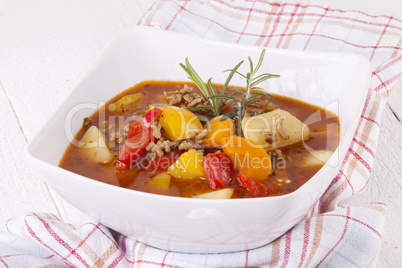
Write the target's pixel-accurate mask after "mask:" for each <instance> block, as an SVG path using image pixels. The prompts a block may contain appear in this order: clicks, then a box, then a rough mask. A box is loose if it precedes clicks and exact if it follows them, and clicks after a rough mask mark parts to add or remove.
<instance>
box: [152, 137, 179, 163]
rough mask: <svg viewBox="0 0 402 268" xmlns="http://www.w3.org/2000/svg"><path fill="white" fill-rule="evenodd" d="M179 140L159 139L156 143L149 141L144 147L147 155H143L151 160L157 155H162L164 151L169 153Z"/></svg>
mask: <svg viewBox="0 0 402 268" xmlns="http://www.w3.org/2000/svg"><path fill="white" fill-rule="evenodd" d="M178 145H179V141H170V140H165V141H161V140H159V141H158V142H157V143H154V142H150V143H149V144H148V146H147V147H146V148H145V150H146V151H147V155H146V156H145V157H146V158H147V159H149V161H152V160H154V159H155V157H157V156H163V155H164V154H165V153H169V152H171V151H172V149H175V148H177V146H178Z"/></svg>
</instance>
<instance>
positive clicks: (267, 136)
mask: <svg viewBox="0 0 402 268" xmlns="http://www.w3.org/2000/svg"><path fill="white" fill-rule="evenodd" d="M261 133H262V135H263V136H264V139H265V141H266V142H268V143H269V144H272V143H274V142H275V141H276V139H277V138H276V136H275V135H273V134H272V132H271V131H268V130H266V129H261Z"/></svg>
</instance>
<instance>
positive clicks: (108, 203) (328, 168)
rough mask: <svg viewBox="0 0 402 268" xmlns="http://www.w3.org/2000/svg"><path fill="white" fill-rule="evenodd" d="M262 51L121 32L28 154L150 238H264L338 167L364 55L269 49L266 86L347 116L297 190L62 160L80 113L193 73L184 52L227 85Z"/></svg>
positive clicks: (73, 193) (52, 179) (94, 210)
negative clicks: (145, 178)
mask: <svg viewBox="0 0 402 268" xmlns="http://www.w3.org/2000/svg"><path fill="white" fill-rule="evenodd" d="M261 50H262V49H261V48H260V47H251V46H243V45H238V44H232V43H223V42H214V41H209V40H204V39H200V38H195V37H189V36H184V35H181V34H177V33H172V32H168V31H163V30H159V29H155V28H150V27H133V28H129V29H127V30H124V31H123V32H121V33H120V34H118V35H117V36H116V37H115V38H114V39H113V40H112V42H111V43H110V44H109V45H108V47H107V48H106V49H105V51H104V52H103V53H102V55H101V56H100V57H99V59H98V60H97V62H96V63H95V65H94V66H93V67H92V68H91V70H90V71H89V72H88V74H87V75H86V76H85V77H84V78H83V80H82V81H81V83H80V84H79V85H78V86H77V87H76V89H75V90H74V91H73V92H72V94H71V95H70V96H69V97H68V98H67V100H66V101H65V102H64V104H63V105H62V106H61V107H60V109H59V110H58V111H57V112H56V113H55V114H54V115H53V117H52V118H51V119H50V120H49V121H48V122H47V124H46V125H45V126H44V127H43V128H42V129H41V130H40V131H39V132H38V135H37V136H36V137H35V138H34V139H33V140H32V142H31V143H30V144H29V146H28V148H27V155H28V159H29V160H30V162H31V163H32V165H33V166H34V168H35V169H36V170H37V171H38V172H39V174H40V175H41V176H42V177H43V179H44V180H45V181H46V183H47V184H48V185H50V186H51V187H52V188H53V189H54V190H55V191H56V192H57V193H59V194H60V195H61V196H62V197H63V198H65V199H66V200H67V201H68V202H70V203H71V204H72V205H74V206H75V207H77V208H78V209H80V210H81V211H83V212H84V213H86V214H88V215H89V216H91V217H93V218H94V219H96V220H98V221H100V222H101V223H103V224H104V225H106V226H108V227H110V228H112V229H114V230H116V231H118V232H120V233H122V234H125V235H128V236H131V237H134V238H136V239H138V240H139V241H141V242H143V243H146V244H149V245H151V246H154V247H157V248H162V249H166V250H172V251H180V252H192V253H217V252H231V251H239V250H246V249H252V248H255V247H259V246H262V245H265V244H267V243H269V242H271V241H273V240H274V239H276V238H277V237H279V236H281V235H282V234H284V233H285V232H286V231H287V230H289V229H290V228H292V227H293V226H294V225H295V224H296V223H297V222H299V221H300V220H301V219H302V218H303V216H305V215H306V213H307V212H308V210H309V209H310V208H311V207H312V206H313V205H314V204H315V203H316V202H317V200H318V199H319V198H320V196H321V195H322V194H323V193H324V191H325V190H326V188H327V187H328V185H329V184H330V182H331V181H332V179H333V178H334V176H335V175H336V174H337V170H338V169H339V165H340V163H341V160H342V159H343V158H344V157H345V154H346V152H347V149H348V147H349V145H350V143H351V140H352V138H353V134H354V132H355V131H356V127H357V124H358V120H359V117H360V114H361V112H362V109H363V104H364V101H365V98H366V94H367V88H368V80H369V77H370V64H369V62H368V61H367V60H366V59H364V58H362V57H360V56H357V55H351V54H326V53H306V52H295V51H288V50H280V49H267V53H266V57H265V60H264V64H263V66H262V67H261V72H270V73H276V74H280V75H281V78H279V79H273V80H269V81H270V82H267V83H265V84H263V86H264V87H266V88H268V91H269V92H270V93H276V94H280V95H284V96H289V97H292V98H295V99H299V100H302V101H305V102H308V103H311V104H315V105H319V106H321V107H324V106H327V107H330V108H329V109H330V110H332V111H333V112H336V113H337V114H338V116H339V118H340V123H341V138H340V145H339V147H338V150H337V152H336V154H334V156H333V157H332V158H331V165H325V166H324V167H323V168H321V169H320V171H319V172H318V173H317V174H316V175H315V176H314V177H312V178H311V179H310V180H309V181H308V182H307V183H305V184H304V185H303V186H302V187H301V188H299V189H298V190H297V191H295V192H293V193H290V194H287V195H284V196H277V197H265V198H254V199H251V198H250V199H235V200H200V199H190V198H179V197H169V196H162V195H156V194H149V193H144V192H139V191H134V190H129V189H124V188H120V187H117V186H112V185H108V184H105V183H102V182H99V181H96V180H92V179H89V178H86V177H84V176H81V175H78V174H74V173H72V172H69V171H67V170H64V169H61V168H59V167H58V164H59V161H60V159H61V157H62V156H63V154H64V152H65V150H66V148H67V146H68V144H69V142H70V140H71V139H72V137H73V136H74V135H75V133H76V132H77V131H78V130H79V129H80V127H81V126H82V120H83V118H84V117H86V116H90V115H91V114H92V113H93V112H95V110H96V109H98V108H99V105H102V104H103V103H104V102H106V101H107V100H109V99H110V98H112V97H113V96H115V95H116V94H118V93H120V92H121V91H123V90H125V89H127V88H129V87H131V86H133V85H135V84H137V83H139V82H142V81H144V80H170V81H187V80H188V79H187V75H186V74H185V72H184V71H183V70H182V69H181V68H180V67H179V63H180V62H184V59H185V57H188V58H189V59H190V61H191V63H192V65H193V66H194V67H195V68H196V70H197V71H198V72H199V73H200V75H201V76H202V77H203V78H204V79H205V80H206V79H207V78H209V77H213V81H214V82H215V83H223V82H224V80H225V78H226V75H227V73H225V74H224V73H223V72H222V71H223V70H225V69H229V68H232V67H234V66H235V65H236V64H237V63H238V62H239V61H240V60H243V59H246V58H247V57H248V56H251V57H252V59H254V60H257V59H258V56H259V54H260V52H261ZM244 65H245V66H247V63H246V64H244ZM232 84H234V85H243V81H242V79H240V78H239V77H234V79H233V80H232ZM334 103H335V104H336V105H333V104H334ZM329 104H331V105H329ZM328 105H329V106H328ZM333 107H335V108H333Z"/></svg>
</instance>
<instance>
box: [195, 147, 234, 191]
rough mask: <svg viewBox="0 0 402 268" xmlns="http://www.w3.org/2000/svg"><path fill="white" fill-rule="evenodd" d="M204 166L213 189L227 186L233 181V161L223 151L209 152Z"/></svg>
mask: <svg viewBox="0 0 402 268" xmlns="http://www.w3.org/2000/svg"><path fill="white" fill-rule="evenodd" d="M203 167H204V171H205V174H206V175H207V181H208V185H209V187H211V188H212V189H219V188H226V187H227V186H228V185H229V184H230V182H231V181H232V176H233V174H234V171H233V167H232V163H231V161H230V159H229V157H227V156H226V155H225V154H224V153H222V152H217V153H213V154H207V156H205V157H204V161H203Z"/></svg>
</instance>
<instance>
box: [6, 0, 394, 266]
mask: <svg viewBox="0 0 402 268" xmlns="http://www.w3.org/2000/svg"><path fill="white" fill-rule="evenodd" d="M282 1H283V0H282ZM153 2H154V0H114V1H106V0H69V1H61V0H36V1H32V0H14V1H11V0H1V1H0V122H1V126H0V137H1V142H0V222H2V221H4V220H6V219H8V218H10V217H15V216H18V215H22V214H24V213H26V212H30V211H37V212H50V213H54V214H56V215H58V216H59V217H60V218H61V219H63V220H64V221H66V222H70V223H75V224H79V223H82V222H84V221H86V220H87V216H85V215H84V214H82V213H81V212H80V211H78V210H77V209H75V208H73V207H72V206H71V205H69V204H68V203H66V202H65V201H63V200H62V199H61V198H60V197H59V196H58V195H57V194H56V193H54V192H53V191H52V190H51V189H49V188H48V187H47V186H46V184H45V183H44V182H43V181H42V180H41V179H40V178H38V176H37V175H36V174H35V172H34V171H33V170H32V169H31V168H30V167H29V166H28V165H27V163H26V161H25V159H24V156H23V149H24V148H25V146H26V145H27V143H28V142H29V141H30V140H31V139H32V138H33V135H34V134H35V133H36V132H37V131H38V129H39V127H40V126H41V125H43V124H44V123H45V121H46V120H47V118H48V117H49V116H50V115H51V114H52V113H53V112H54V111H55V109H56V108H57V107H58V106H59V105H60V104H61V102H62V101H63V100H64V99H65V97H66V96H67V95H68V94H69V92H70V91H71V90H72V89H73V88H74V86H75V85H76V84H77V83H78V82H79V80H80V79H81V78H82V77H83V76H84V74H85V73H86V72H87V70H88V69H89V67H90V66H91V65H92V63H93V62H94V61H95V59H96V57H97V56H98V55H99V54H100V52H101V50H102V49H103V48H104V47H105V45H106V44H107V42H108V41H109V40H110V39H111V38H112V37H113V35H115V34H116V33H117V32H119V31H120V30H122V29H124V28H126V27H128V26H130V25H133V24H135V23H136V22H137V21H138V19H139V18H140V17H141V16H142V14H143V13H144V12H145V11H146V10H148V8H149V7H150V5H151V4H152V3H153ZM300 2H302V3H304V4H306V3H313V4H318V5H323V6H330V7H334V8H341V9H354V10H362V11H365V12H367V13H370V14H374V15H392V16H394V17H398V18H399V19H402V1H400V0H381V1H379V0H366V1H363V0H359V1H357V0H355V1H350V0H332V1H331V0H310V1H309V0H304V1H303V0H302V1H300ZM401 104H402V86H401V83H400V84H399V88H397V89H395V90H393V92H392V93H391V95H390V100H389V103H388V105H387V107H386V109H385V111H384V113H383V116H382V130H381V131H382V132H381V137H380V139H381V141H380V144H379V147H378V152H377V157H376V163H375V165H374V168H373V174H372V176H371V182H370V184H369V185H368V187H367V190H366V191H365V192H363V193H361V194H360V195H358V196H356V197H355V198H354V200H353V202H354V203H356V204H359V203H364V202H372V201H381V202H384V203H386V204H387V205H388V216H387V220H386V223H385V230H384V233H383V244H382V249H381V253H380V259H379V265H378V266H379V267H401V266H402V258H401V257H400V256H402V242H401V241H402V230H401V229H402V227H401V226H402V224H401V221H402V206H401V205H402V204H401V197H402V176H401V174H402V164H401V162H402V161H401V153H400V152H402V138H401V134H400V133H402V124H401V119H402V105H401Z"/></svg>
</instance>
